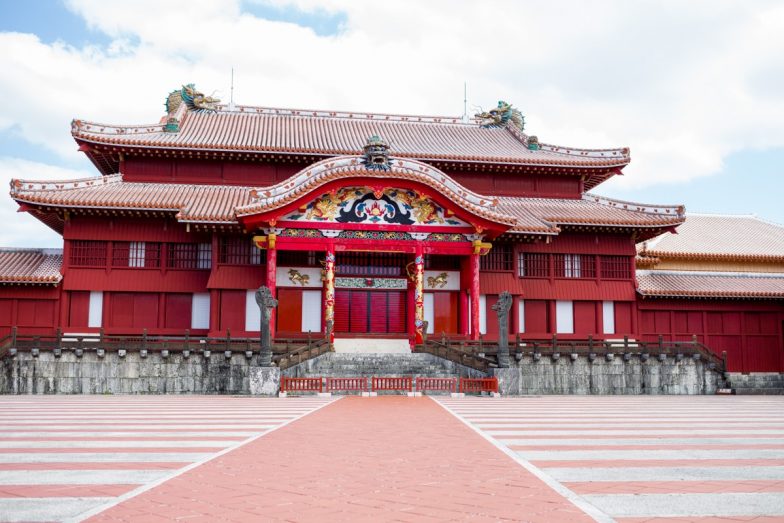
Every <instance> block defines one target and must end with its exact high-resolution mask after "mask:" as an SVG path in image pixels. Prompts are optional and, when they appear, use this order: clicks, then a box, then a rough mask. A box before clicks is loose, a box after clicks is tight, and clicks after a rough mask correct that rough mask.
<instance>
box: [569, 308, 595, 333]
mask: <svg viewBox="0 0 784 523" xmlns="http://www.w3.org/2000/svg"><path fill="white" fill-rule="evenodd" d="M574 333H575V334H578V335H580V336H588V335H589V334H596V302H593V301H576V302H574Z"/></svg>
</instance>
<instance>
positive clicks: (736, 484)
mask: <svg viewBox="0 0 784 523" xmlns="http://www.w3.org/2000/svg"><path fill="white" fill-rule="evenodd" d="M85 519H88V520H90V521H133V522H140V521H143V522H148V521H149V522H156V521H171V520H182V521H319V522H323V521H374V522H375V521H531V522H560V521H564V522H581V521H618V522H621V523H642V522H646V523H656V522H665V521H666V522H670V523H682V522H695V523H697V522H700V523H707V522H719V521H726V522H730V521H731V522H738V521H754V522H755V523H772V522H774V521H775V522H784V399H780V398H775V397H524V398H449V397H439V398H436V399H433V398H407V397H379V398H358V397H349V398H343V399H330V398H284V399H277V398H275V399H261V398H235V397H217V396H211V397H205V396H180V397H172V396H100V397H88V396H56V397H29V396H28V397H15V396H4V397H0V520H1V521H81V520H85Z"/></svg>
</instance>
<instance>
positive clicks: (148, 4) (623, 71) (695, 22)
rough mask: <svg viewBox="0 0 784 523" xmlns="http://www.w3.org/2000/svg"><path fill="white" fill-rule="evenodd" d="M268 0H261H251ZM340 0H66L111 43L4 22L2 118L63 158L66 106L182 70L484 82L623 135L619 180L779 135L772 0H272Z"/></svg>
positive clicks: (437, 110)
mask: <svg viewBox="0 0 784 523" xmlns="http://www.w3.org/2000/svg"><path fill="white" fill-rule="evenodd" d="M257 1H259V2H260V3H264V1H263V0H257ZM267 3H269V4H273V5H276V6H279V7H284V8H292V9H294V8H296V9H299V10H301V11H305V12H316V11H318V10H327V11H329V12H333V13H335V12H343V13H345V15H346V23H345V25H344V26H343V27H342V30H341V32H339V34H337V35H332V36H323V37H320V36H317V35H316V34H315V33H314V32H313V31H312V30H310V29H308V28H306V27H301V26H298V25H295V24H291V23H282V22H271V21H267V20H262V19H258V18H255V17H254V16H252V15H250V14H248V13H245V12H243V11H242V5H243V4H242V3H240V2H239V1H238V0H235V1H228V0H227V1H222V2H214V1H212V0H187V1H186V0H182V1H176V2H175V1H169V2H160V1H159V0H139V1H135V2H125V1H121V0H118V1H107V0H69V5H70V7H71V9H73V10H74V11H75V12H77V13H78V14H80V15H81V16H82V17H83V18H84V19H85V20H86V21H87V23H88V25H90V26H91V27H92V28H95V29H97V30H99V31H103V32H105V33H107V34H108V35H110V36H111V37H112V38H113V39H114V43H113V44H112V45H111V46H110V47H109V48H108V49H102V48H96V47H86V48H74V47H71V46H68V45H65V44H62V43H55V44H51V45H47V44H44V43H42V42H40V41H39V40H38V39H37V38H36V37H35V36H33V35H25V34H18V33H1V34H0V50H2V52H1V53H0V70H3V71H4V74H3V76H2V78H1V79H0V95H2V98H3V100H5V101H6V103H4V104H3V105H2V106H0V128H2V127H10V126H13V127H14V129H17V130H18V131H19V132H20V133H21V134H22V136H24V137H25V138H26V139H27V140H29V141H31V142H33V143H37V144H41V145H42V146H45V147H48V148H50V149H51V150H53V151H56V152H57V153H59V154H60V155H62V156H63V157H64V158H75V157H76V156H77V155H78V154H79V153H77V152H76V150H75V146H74V143H73V140H72V139H71V137H70V135H69V128H68V124H69V122H70V120H71V118H73V117H79V118H83V119H87V120H93V121H99V122H100V121H103V122H111V123H123V124H124V123H128V124H133V123H147V122H154V121H158V119H159V118H160V117H161V116H162V115H163V105H162V104H163V101H164V99H165V97H166V94H167V93H168V92H169V91H170V90H171V89H173V88H176V87H177V86H179V85H180V84H182V83H186V82H196V84H197V85H198V86H199V88H200V89H202V90H204V91H205V92H207V93H210V92H212V91H213V90H217V91H218V93H217V94H218V95H219V96H220V97H222V98H223V99H224V100H225V99H228V96H229V71H230V69H231V67H232V66H233V67H234V68H235V84H236V85H235V101H236V102H238V103H243V104H249V105H265V106H278V107H306V108H322V109H345V110H363V111H375V112H395V113H418V114H459V113H460V112H461V111H462V94H463V93H462V91H463V81H464V80H465V81H467V82H468V90H469V111H470V110H471V106H472V105H481V106H483V107H485V108H487V107H489V106H491V105H494V104H495V102H496V101H497V100H498V99H504V100H507V101H510V102H512V103H514V104H515V105H517V106H518V107H519V108H521V109H522V111H523V112H524V114H526V116H527V121H528V130H529V131H530V132H531V133H533V134H537V135H538V136H539V138H540V140H542V141H544V142H548V143H556V144H562V145H567V146H572V147H618V146H630V147H631V150H632V158H633V162H632V164H631V165H630V166H629V167H628V168H627V169H626V170H625V174H626V176H624V177H622V178H620V179H618V180H617V181H613V182H611V184H618V185H619V186H622V187H626V188H630V187H637V188H639V187H644V186H646V185H650V184H655V183H662V182H677V181H681V180H688V179H692V178H695V177H700V176H708V175H711V174H714V173H716V172H717V171H719V170H720V169H721V167H722V164H723V160H724V159H725V158H726V157H727V156H728V155H729V154H731V153H733V152H736V151H740V150H745V149H749V148H768V147H782V146H784V125H782V123H781V122H784V66H782V64H781V56H784V5H782V4H781V3H780V2H773V1H756V2H752V1H750V2H744V3H743V6H742V8H739V6H738V4H737V2H731V1H729V0H718V1H706V0H702V1H698V0H695V1H691V2H682V1H680V0H666V1H661V2H624V1H621V0H617V1H610V0H599V1H597V2H580V1H577V0H574V1H563V2H539V3H536V4H531V3H524V2H512V1H495V2H493V1H486V2H481V3H479V2H470V1H463V2H460V1H446V0H442V1H428V2H421V1H415V0H398V1H395V2H362V1H352V0H327V1H324V0H270V1H269V2H267Z"/></svg>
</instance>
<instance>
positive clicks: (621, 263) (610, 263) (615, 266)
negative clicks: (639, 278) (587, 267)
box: [599, 256, 632, 280]
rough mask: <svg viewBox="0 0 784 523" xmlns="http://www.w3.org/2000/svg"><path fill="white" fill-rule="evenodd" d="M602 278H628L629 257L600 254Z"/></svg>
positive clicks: (630, 275) (630, 267)
mask: <svg viewBox="0 0 784 523" xmlns="http://www.w3.org/2000/svg"><path fill="white" fill-rule="evenodd" d="M599 262H600V263H601V266H602V278H603V279H608V280H630V279H631V278H632V265H631V257H629V256H602V257H601V258H600V261H599Z"/></svg>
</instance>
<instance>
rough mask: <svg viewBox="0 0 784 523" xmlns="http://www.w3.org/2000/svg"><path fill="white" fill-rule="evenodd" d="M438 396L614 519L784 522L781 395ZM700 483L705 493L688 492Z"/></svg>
mask: <svg viewBox="0 0 784 523" xmlns="http://www.w3.org/2000/svg"><path fill="white" fill-rule="evenodd" d="M438 401H439V402H440V403H441V404H442V405H444V406H446V407H447V408H448V409H450V410H451V411H452V412H453V413H455V414H456V415H457V416H459V417H461V418H462V419H463V420H464V421H466V422H468V423H469V424H471V425H473V426H474V427H475V428H476V429H478V430H480V431H482V432H483V433H484V434H485V435H486V436H487V437H489V438H492V439H495V441H497V442H498V443H499V444H501V445H503V446H506V447H507V448H509V449H510V451H512V452H513V453H514V454H515V455H517V456H518V457H519V458H520V459H522V460H523V461H524V462H528V463H529V465H531V466H532V467H533V469H534V470H538V471H540V472H541V473H542V474H544V475H545V476H546V477H548V478H550V479H551V480H553V481H556V482H558V483H559V484H560V485H561V486H563V487H564V488H565V489H566V492H569V493H570V494H575V495H577V496H578V498H579V499H581V500H584V501H585V502H586V503H589V504H591V505H593V506H594V507H596V508H597V509H599V510H600V511H602V512H604V513H605V514H607V515H608V516H610V517H612V518H626V517H638V518H654V517H656V518H659V517H660V518H679V517H680V518H683V517H704V516H716V517H742V518H744V521H745V520H746V519H745V518H751V517H754V516H773V517H777V518H781V520H782V521H784V398H778V397H736V396H732V397H726V396H723V397H719V396H710V397H706V396H697V397H694V396H677V397H676V396H634V397H630V396H605V397H597V396H578V397H575V396H569V397H563V396H560V397H559V396H546V397H523V398H501V399H496V398H476V397H474V398H471V397H467V398H439V399H438ZM526 447H530V448H526ZM624 447H626V448H624ZM635 447H639V448H635ZM740 460H743V461H740ZM560 463H563V465H559V464H560ZM625 463H628V465H625ZM701 463H702V464H701ZM602 464H606V466H602ZM744 481H745V482H749V481H751V482H754V485H748V484H745V485H744V484H742V483H741V482H744ZM695 486H696V487H697V488H699V489H700V490H699V492H700V493H694V492H690V491H689V489H690V488H691V489H693V488H695ZM635 489H637V490H635ZM711 489H714V491H713V492H712V491H711ZM733 489H736V491H735V490H733ZM748 489H755V490H758V491H753V492H752V491H749V490H748ZM703 490H704V493H702V492H703ZM651 492H655V493H651ZM681 521H682V520H681Z"/></svg>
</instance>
